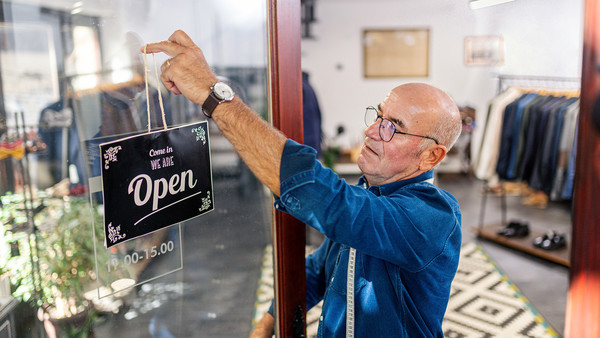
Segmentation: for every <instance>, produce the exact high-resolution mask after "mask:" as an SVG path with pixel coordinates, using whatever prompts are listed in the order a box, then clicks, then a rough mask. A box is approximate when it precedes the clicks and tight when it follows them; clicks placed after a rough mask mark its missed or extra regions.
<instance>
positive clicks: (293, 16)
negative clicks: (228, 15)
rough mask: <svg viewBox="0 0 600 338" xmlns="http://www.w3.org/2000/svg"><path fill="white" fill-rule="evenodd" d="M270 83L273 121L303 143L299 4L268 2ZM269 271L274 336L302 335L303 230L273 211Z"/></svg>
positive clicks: (293, 0) (292, 0)
mask: <svg viewBox="0 0 600 338" xmlns="http://www.w3.org/2000/svg"><path fill="white" fill-rule="evenodd" d="M268 11H269V13H268V20H269V27H268V34H269V39H268V41H269V61H270V63H269V65H270V66H269V80H270V88H271V100H270V104H271V109H270V111H271V120H272V122H273V126H274V127H275V128H277V129H279V130H281V131H282V132H283V133H284V134H285V135H286V136H287V137H289V138H291V139H293V140H295V141H298V142H300V143H302V141H303V139H302V134H303V133H302V130H303V129H302V73H301V67H300V41H301V27H300V22H301V11H300V1H297V0H269V2H268ZM273 219H274V226H273V244H274V245H273V263H274V264H273V268H274V270H275V271H274V275H275V316H276V318H275V319H276V331H275V333H276V335H277V337H298V336H300V335H302V337H304V336H306V323H305V322H306V320H305V319H304V318H305V317H306V315H305V314H306V271H305V265H304V252H305V245H306V232H305V225H304V224H303V223H301V222H300V221H298V220H296V219H295V218H293V217H292V216H290V215H289V214H286V213H282V212H280V211H275V214H274V217H273Z"/></svg>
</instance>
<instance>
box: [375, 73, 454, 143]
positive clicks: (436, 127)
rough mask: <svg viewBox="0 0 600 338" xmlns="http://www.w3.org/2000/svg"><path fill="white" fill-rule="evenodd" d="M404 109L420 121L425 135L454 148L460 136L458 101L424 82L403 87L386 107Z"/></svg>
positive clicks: (419, 125) (395, 91)
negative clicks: (456, 102)
mask: <svg viewBox="0 0 600 338" xmlns="http://www.w3.org/2000/svg"><path fill="white" fill-rule="evenodd" d="M383 106H385V108H386V109H389V110H390V111H399V110H403V111H405V112H406V113H408V114H410V116H412V118H414V120H415V121H416V122H415V123H416V125H417V126H416V128H417V129H418V130H419V132H421V133H423V134H424V135H429V136H431V137H433V138H435V139H437V140H438V141H439V142H440V144H442V145H444V146H446V148H448V149H450V148H451V147H452V145H453V144H454V142H455V141H456V139H457V138H458V136H459V135H460V132H461V129H462V125H461V118H460V112H459V111H458V107H457V106H456V104H455V103H454V101H453V100H452V99H451V98H450V96H448V94H446V93H445V92H443V91H442V90H440V89H438V88H436V87H433V86H430V85H428V84H424V83H407V84H403V85H400V86H398V87H396V88H394V89H392V91H391V92H390V93H389V94H388V97H386V99H385V100H384V102H383V103H382V107H383Z"/></svg>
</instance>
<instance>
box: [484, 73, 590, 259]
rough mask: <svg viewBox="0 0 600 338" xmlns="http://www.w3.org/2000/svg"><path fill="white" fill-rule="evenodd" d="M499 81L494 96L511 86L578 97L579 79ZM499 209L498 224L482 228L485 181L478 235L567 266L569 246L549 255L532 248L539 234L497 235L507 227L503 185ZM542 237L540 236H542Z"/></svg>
mask: <svg viewBox="0 0 600 338" xmlns="http://www.w3.org/2000/svg"><path fill="white" fill-rule="evenodd" d="M496 79H497V81H498V89H497V94H500V93H502V92H504V91H505V90H507V89H508V88H511V87H517V88H521V89H523V90H524V91H527V90H536V91H547V93H548V94H555V95H567V96H573V94H575V95H577V96H578V93H579V90H580V87H581V78H575V77H556V76H534V75H507V74H498V75H496ZM500 187H501V190H500V209H501V223H500V224H499V225H498V224H496V225H488V226H486V225H485V208H486V205H487V195H488V194H489V193H490V192H491V191H492V189H490V186H489V182H488V181H487V180H485V181H484V191H483V195H482V199H481V209H480V214H479V225H478V227H477V229H476V232H477V235H478V236H480V237H483V238H485V239H488V240H491V241H494V242H496V243H499V244H502V245H505V246H508V247H511V248H514V249H517V250H520V251H523V252H527V253H529V254H532V255H535V256H538V257H541V258H543V259H546V260H549V261H552V262H555V263H558V264H561V265H565V266H570V260H569V255H568V254H569V253H568V247H567V248H566V249H565V250H562V251H560V252H552V251H547V250H543V249H539V248H536V247H534V246H533V245H532V241H531V239H532V238H535V237H536V236H537V235H540V234H539V233H537V234H536V233H535V232H532V233H531V235H530V236H529V237H526V238H507V237H504V236H501V235H498V234H497V232H496V231H497V230H498V229H500V228H502V227H505V226H507V225H508V221H507V213H508V211H507V203H506V191H505V188H504V182H502V181H501V182H500ZM541 235H543V233H542V234H541Z"/></svg>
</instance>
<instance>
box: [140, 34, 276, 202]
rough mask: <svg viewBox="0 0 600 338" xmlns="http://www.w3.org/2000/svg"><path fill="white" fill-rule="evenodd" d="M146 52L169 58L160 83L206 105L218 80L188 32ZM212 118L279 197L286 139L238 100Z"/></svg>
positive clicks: (172, 90) (148, 46) (253, 170)
mask: <svg viewBox="0 0 600 338" xmlns="http://www.w3.org/2000/svg"><path fill="white" fill-rule="evenodd" d="M144 49H145V51H146V52H147V53H158V52H163V53H165V54H167V55H168V56H169V57H170V59H168V60H167V61H165V63H163V64H162V66H161V71H162V74H161V80H162V82H163V83H164V84H165V86H166V87H167V89H169V90H170V91H171V92H172V93H174V94H176V95H180V94H182V95H184V96H185V97H186V98H188V99H189V100H190V101H192V102H194V103H195V104H198V105H202V103H204V100H206V98H207V97H208V94H209V91H210V87H211V85H212V84H214V83H215V82H217V81H218V80H217V77H216V75H215V74H214V73H213V72H212V71H211V69H210V67H209V65H208V63H207V62H206V59H205V58H204V54H203V53H202V50H200V48H199V47H198V46H196V45H195V44H194V42H193V41H192V39H191V38H190V37H189V36H188V35H187V34H186V33H184V32H183V31H181V30H178V31H176V32H175V33H173V35H171V36H170V37H169V40H167V41H161V42H156V43H150V44H148V45H146V46H145V47H142V52H143V51H144ZM212 118H213V119H214V120H215V122H216V123H217V125H218V126H219V129H221V131H222V132H223V134H224V135H225V137H227V139H228V140H229V141H230V142H231V144H233V147H234V148H235V150H236V151H237V153H238V154H239V155H240V157H241V158H242V159H243V160H244V162H245V163H246V165H248V168H250V170H251V171H252V172H253V173H254V175H256V177H257V178H258V179H259V180H260V181H261V182H262V183H263V184H265V185H266V186H267V187H268V188H269V189H270V190H271V191H272V192H273V193H274V194H275V195H277V196H279V188H280V187H279V168H280V164H281V154H282V152H283V147H284V145H285V142H286V140H287V138H286V137H285V136H284V135H283V134H282V133H281V132H280V131H278V130H277V129H275V128H273V127H271V126H270V125H269V124H268V123H267V122H266V121H264V120H263V119H262V118H261V117H260V116H259V115H258V114H256V113H255V112H254V111H252V110H251V109H250V108H249V107H248V106H246V105H245V104H244V103H243V102H242V101H241V100H240V99H239V98H238V97H235V98H234V99H233V101H231V102H224V103H222V104H220V105H218V106H217V108H216V109H215V110H214V112H213V114H212Z"/></svg>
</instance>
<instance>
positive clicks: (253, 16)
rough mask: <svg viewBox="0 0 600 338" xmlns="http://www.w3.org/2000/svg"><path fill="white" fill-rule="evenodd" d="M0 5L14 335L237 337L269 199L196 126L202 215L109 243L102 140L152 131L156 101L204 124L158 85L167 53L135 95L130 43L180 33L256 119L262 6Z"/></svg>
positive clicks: (2, 264)
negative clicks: (207, 189) (207, 173)
mask: <svg viewBox="0 0 600 338" xmlns="http://www.w3.org/2000/svg"><path fill="white" fill-rule="evenodd" d="M0 6H1V9H2V11H1V13H0V15H2V20H1V21H2V22H3V23H2V24H1V25H0V33H1V34H0V67H1V68H0V75H1V77H0V89H1V90H0V93H1V97H0V103H1V105H0V201H1V202H2V204H1V205H0V227H1V229H0V252H1V255H0V268H1V269H2V270H1V271H0V275H1V276H8V280H9V281H10V283H11V285H10V288H9V289H3V287H2V284H0V292H3V293H2V294H0V296H7V295H11V296H12V298H7V299H14V300H12V301H11V302H10V304H12V305H10V306H7V307H6V309H9V310H10V311H12V313H15V314H18V315H16V316H14V318H13V319H12V320H13V323H12V324H11V328H12V329H14V334H16V335H17V336H38V335H40V334H41V333H42V332H44V331H45V332H46V333H47V334H48V335H50V336H51V335H52V334H53V333H52V332H55V333H57V334H58V335H59V336H60V335H69V334H74V332H77V331H88V332H93V333H94V335H96V336H99V337H111V336H116V337H149V336H153V337H155V336H160V337H171V336H178V337H189V336H202V337H223V336H247V335H248V334H249V332H250V330H251V329H252V325H253V322H252V321H253V317H254V312H255V309H254V307H255V303H256V299H257V292H258V290H257V288H258V283H259V278H260V276H261V266H262V257H263V255H264V253H265V249H266V248H267V247H268V245H269V243H270V242H271V234H270V232H271V203H272V201H271V199H272V197H271V195H270V194H269V193H267V191H266V190H265V189H264V187H263V186H262V184H261V183H260V182H258V181H257V180H256V178H255V177H254V176H253V175H252V174H251V173H250V171H249V170H248V168H247V167H246V166H245V165H244V164H243V162H242V161H241V160H240V158H239V157H238V155H237V154H236V153H235V152H234V150H233V147H232V146H231V144H230V143H229V142H228V141H227V140H226V139H225V138H224V137H223V135H222V134H221V133H220V131H219V129H218V128H217V127H216V125H215V124H214V122H213V121H208V131H209V133H208V136H209V137H208V138H209V144H210V159H211V168H212V189H213V206H214V209H213V210H212V211H210V212H208V213H206V214H203V215H201V216H198V217H195V218H192V219H190V220H187V221H184V222H180V223H176V224H174V225H172V226H168V227H166V228H164V229H161V230H158V231H154V232H151V233H149V234H146V235H144V236H142V237H139V238H136V239H133V240H130V241H126V242H123V243H120V244H117V245H115V246H112V247H110V248H108V249H107V248H106V246H105V243H106V238H105V237H106V235H105V232H104V219H103V214H104V198H103V195H102V179H101V174H100V173H101V167H100V165H101V163H102V158H101V157H100V148H99V144H101V143H105V142H109V141H113V140H117V139H121V138H123V137H128V136H134V135H141V134H144V133H147V132H148V125H150V128H151V129H152V130H153V131H156V130H161V129H163V127H164V126H163V116H162V114H161V109H160V105H159V96H161V97H162V100H163V101H164V120H165V121H166V123H167V126H168V127H174V126H182V125H188V124H190V123H198V122H202V121H205V120H206V118H205V117H204V115H203V114H202V113H201V111H200V109H199V107H198V106H197V105H194V104H192V103H191V102H189V101H188V100H187V99H185V98H184V97H181V96H175V95H171V94H170V93H169V92H168V91H167V90H166V89H165V88H164V86H163V85H162V84H161V83H157V81H156V75H155V63H156V67H157V68H158V69H160V65H161V64H162V63H163V62H164V61H165V60H166V59H167V56H166V55H163V54H159V55H156V56H155V57H153V56H152V55H148V56H147V58H146V61H147V70H148V73H147V75H148V76H147V81H148V87H149V91H148V96H146V91H145V83H146V78H145V76H144V75H145V71H144V63H145V60H144V55H143V54H142V53H140V48H141V47H142V46H143V45H144V44H145V43H148V42H154V41H160V40H165V39H167V38H169V36H170V35H171V34H172V33H173V32H174V31H175V30H176V29H183V30H184V31H186V33H188V34H189V35H190V36H191V37H192V39H193V40H194V41H195V42H196V43H197V44H198V45H199V46H200V47H201V48H202V49H203V52H204V54H205V56H206V58H207V60H208V62H209V64H211V66H212V67H213V69H214V71H215V73H216V74H217V75H219V76H220V77H221V79H223V80H224V81H228V82H229V83H230V84H231V85H232V87H233V88H234V90H235V91H236V94H237V95H239V96H240V97H241V98H242V99H243V100H245V102H246V103H247V104H248V105H250V106H251V107H252V108H253V109H254V110H255V111H257V112H258V113H259V114H262V115H263V116H265V117H266V116H268V114H267V109H268V99H267V97H268V87H267V41H266V38H267V34H266V27H267V25H266V20H267V19H266V1H264V0H202V1H197V0H177V1H169V2H165V1H158V0H151V1H135V0H124V1H109V0H90V1H84V2H82V1H69V0H65V1H54V0H40V1H35V2H31V1H11V2H3V1H0ZM148 106H149V110H150V115H148V112H147V111H148V110H147V107H148ZM148 117H150V118H148ZM186 156H187V155H186ZM2 280H4V279H3V278H2V279H0V281H2ZM0 305H2V306H6V304H5V303H2V304H0ZM0 325H2V323H0Z"/></svg>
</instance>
